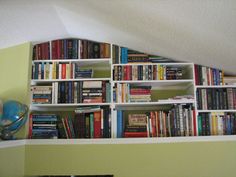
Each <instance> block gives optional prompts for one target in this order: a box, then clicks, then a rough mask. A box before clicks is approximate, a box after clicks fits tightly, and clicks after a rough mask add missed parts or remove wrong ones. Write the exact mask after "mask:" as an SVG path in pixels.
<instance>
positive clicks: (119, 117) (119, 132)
mask: <svg viewBox="0 0 236 177" xmlns="http://www.w3.org/2000/svg"><path fill="white" fill-rule="evenodd" d="M122 137H123V111H122V110H117V138H122Z"/></svg>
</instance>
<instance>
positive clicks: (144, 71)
mask: <svg viewBox="0 0 236 177" xmlns="http://www.w3.org/2000/svg"><path fill="white" fill-rule="evenodd" d="M182 76H183V68H182V67H176V66H166V65H126V66H123V65H122V66H117V65H116V66H114V72H113V79H114V80H177V79H182Z"/></svg>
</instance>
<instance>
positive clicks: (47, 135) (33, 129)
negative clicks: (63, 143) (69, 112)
mask: <svg viewBox="0 0 236 177" xmlns="http://www.w3.org/2000/svg"><path fill="white" fill-rule="evenodd" d="M57 121H58V116H57V115H56V114H36V113H33V114H30V116H29V134H28V138H30V139H52V138H58V129H57Z"/></svg>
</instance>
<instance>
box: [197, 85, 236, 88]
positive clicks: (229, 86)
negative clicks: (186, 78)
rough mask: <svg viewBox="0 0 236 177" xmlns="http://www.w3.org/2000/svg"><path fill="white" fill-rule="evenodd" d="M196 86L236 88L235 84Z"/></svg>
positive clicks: (202, 86)
mask: <svg viewBox="0 0 236 177" xmlns="http://www.w3.org/2000/svg"><path fill="white" fill-rule="evenodd" d="M195 87H196V88H236V85H196V86H195Z"/></svg>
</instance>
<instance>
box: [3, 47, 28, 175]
mask: <svg viewBox="0 0 236 177" xmlns="http://www.w3.org/2000/svg"><path fill="white" fill-rule="evenodd" d="M30 61H31V44H30V43H24V44H21V45H17V46H14V47H10V48H5V49H0V81H1V84H0V99H2V100H3V101H6V100H9V99H14V100H18V101H20V102H22V103H25V104H28V103H29V97H28V96H29V76H30V65H31V64H30ZM25 135H26V129H25V128H22V129H21V130H20V131H19V132H18V133H17V135H16V136H17V137H21V138H22V137H25ZM24 156H25V153H24V147H23V146H22V147H17V148H7V149H0V177H14V176H23V175H24Z"/></svg>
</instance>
